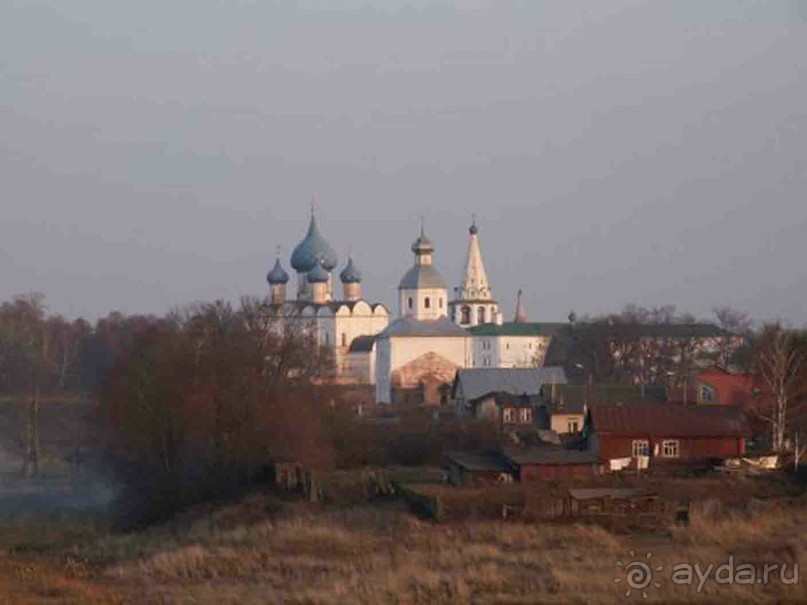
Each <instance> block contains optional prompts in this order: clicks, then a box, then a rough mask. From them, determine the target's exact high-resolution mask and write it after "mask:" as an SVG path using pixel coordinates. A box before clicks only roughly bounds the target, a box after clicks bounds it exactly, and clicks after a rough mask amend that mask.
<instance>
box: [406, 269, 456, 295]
mask: <svg viewBox="0 0 807 605" xmlns="http://www.w3.org/2000/svg"><path fill="white" fill-rule="evenodd" d="M445 287H446V282H445V281H443V276H442V275H440V272H439V271H438V270H437V269H435V268H434V265H415V266H414V267H412V268H411V269H409V271H407V272H406V273H405V274H404V276H403V278H402V279H401V283H400V284H398V289H399V290H416V289H418V288H445Z"/></svg>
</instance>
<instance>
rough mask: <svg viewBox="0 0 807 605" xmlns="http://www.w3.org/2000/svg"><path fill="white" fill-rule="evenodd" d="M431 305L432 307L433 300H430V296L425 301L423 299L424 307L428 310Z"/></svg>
mask: <svg viewBox="0 0 807 605" xmlns="http://www.w3.org/2000/svg"><path fill="white" fill-rule="evenodd" d="M431 305H432V301H431V300H429V297H428V296H427V297H426V298H424V299H423V306H424V307H425V308H427V309H428V308H429V307H431Z"/></svg>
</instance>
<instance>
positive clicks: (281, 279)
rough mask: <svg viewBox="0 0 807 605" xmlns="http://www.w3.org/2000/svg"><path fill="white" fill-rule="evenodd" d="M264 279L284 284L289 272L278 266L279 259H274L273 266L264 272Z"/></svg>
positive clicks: (272, 282) (287, 279)
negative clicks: (267, 271)
mask: <svg viewBox="0 0 807 605" xmlns="http://www.w3.org/2000/svg"><path fill="white" fill-rule="evenodd" d="M266 281H268V282H269V283H270V284H286V283H288V281H289V274H288V273H286V271H285V270H284V269H283V267H281V266H280V259H279V258H278V259H276V260H275V266H274V267H272V269H271V271H269V273H267V274H266Z"/></svg>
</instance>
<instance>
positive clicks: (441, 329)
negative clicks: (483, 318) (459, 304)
mask: <svg viewBox="0 0 807 605" xmlns="http://www.w3.org/2000/svg"><path fill="white" fill-rule="evenodd" d="M379 336H380V337H382V338H383V337H390V336H458V337H462V338H468V333H467V332H466V331H465V330H463V329H462V328H460V327H459V326H458V325H457V324H455V323H454V322H453V321H451V320H450V319H448V318H447V317H441V318H439V319H430V320H425V319H422V320H418V319H415V318H413V317H410V316H406V317H401V318H399V319H396V320H395V321H393V322H392V323H391V324H389V325H388V326H387V327H386V328H385V329H384V331H383V332H381V334H379Z"/></svg>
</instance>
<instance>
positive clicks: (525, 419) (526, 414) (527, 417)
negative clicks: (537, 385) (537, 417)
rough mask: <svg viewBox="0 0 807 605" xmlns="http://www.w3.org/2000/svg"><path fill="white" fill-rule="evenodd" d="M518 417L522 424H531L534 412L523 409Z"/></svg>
mask: <svg viewBox="0 0 807 605" xmlns="http://www.w3.org/2000/svg"><path fill="white" fill-rule="evenodd" d="M518 416H519V420H520V421H521V423H522V424H529V423H530V422H532V410H531V409H530V408H521V409H520V410H519V415H518Z"/></svg>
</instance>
